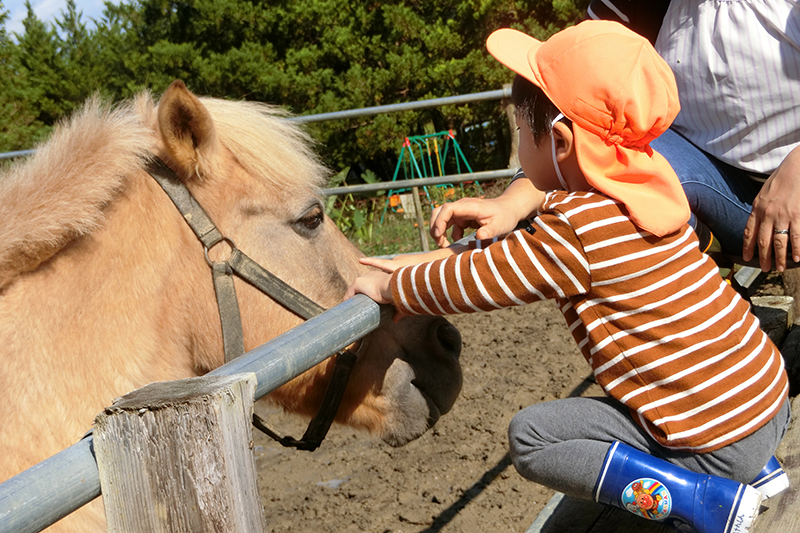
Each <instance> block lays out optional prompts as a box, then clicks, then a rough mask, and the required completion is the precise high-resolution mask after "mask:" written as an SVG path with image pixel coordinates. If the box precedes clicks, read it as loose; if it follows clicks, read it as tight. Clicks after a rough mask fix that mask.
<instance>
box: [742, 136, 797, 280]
mask: <svg viewBox="0 0 800 533" xmlns="http://www.w3.org/2000/svg"><path fill="white" fill-rule="evenodd" d="M784 230H788V233H775V232H776V231H778V232H782V231H784ZM790 245H791V255H790V257H791V258H792V260H793V261H795V262H800V148H795V149H794V150H792V151H791V152H790V153H789V155H788V156H787V157H786V159H784V160H783V162H782V163H781V165H780V166H779V167H778V169H777V170H776V171H775V172H773V173H772V175H771V176H770V177H769V179H768V180H767V181H766V182H765V183H764V185H763V186H762V187H761V191H759V193H758V195H757V196H756V198H755V200H753V209H752V210H751V212H750V218H748V219H747V225H746V226H745V228H744V246H743V248H742V258H743V259H744V260H745V261H749V260H751V259H752V258H753V257H754V256H755V249H756V246H757V247H758V259H759V264H760V265H761V270H763V271H765V272H766V271H768V270H770V269H771V268H772V255H773V252H774V255H775V263H776V264H775V268H776V269H777V270H778V271H779V272H782V271H783V270H784V269H785V268H786V258H787V252H789V249H790Z"/></svg>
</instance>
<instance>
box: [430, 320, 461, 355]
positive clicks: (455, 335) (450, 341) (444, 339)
mask: <svg viewBox="0 0 800 533" xmlns="http://www.w3.org/2000/svg"><path fill="white" fill-rule="evenodd" d="M431 329H432V330H433V336H434V339H435V341H436V342H435V344H436V347H437V350H438V351H441V354H440V355H442V356H449V357H452V358H453V359H458V358H459V356H460V355H461V333H460V332H459V331H458V329H457V328H456V327H455V326H453V325H452V324H451V323H450V322H448V321H446V320H444V319H442V321H441V322H438V323H434V324H433V326H432V328H431Z"/></svg>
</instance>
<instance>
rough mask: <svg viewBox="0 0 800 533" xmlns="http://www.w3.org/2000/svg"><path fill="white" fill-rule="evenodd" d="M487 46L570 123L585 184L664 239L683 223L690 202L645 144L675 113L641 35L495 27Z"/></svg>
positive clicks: (673, 91) (594, 24)
mask: <svg viewBox="0 0 800 533" xmlns="http://www.w3.org/2000/svg"><path fill="white" fill-rule="evenodd" d="M486 46H487V48H488V50H489V53H491V54H492V55H493V56H494V57H495V58H497V60H498V61H500V62H501V63H503V64H504V65H505V66H507V67H508V68H510V69H511V70H513V71H514V72H516V73H517V74H519V75H521V76H523V77H525V78H526V79H528V80H529V81H531V83H533V84H535V85H536V86H538V87H539V88H541V89H542V91H544V93H545V95H547V97H548V98H550V100H551V101H552V102H553V103H554V104H555V106H556V107H557V108H558V109H559V110H560V111H561V112H562V113H563V114H564V115H565V116H566V117H567V118H569V119H570V120H572V125H573V132H574V135H575V152H576V155H577V158H578V165H580V168H581V170H582V171H583V173H584V176H585V177H586V181H587V182H588V183H589V184H590V185H591V186H592V187H594V188H595V189H597V190H599V191H600V192H602V193H604V194H606V195H607V196H610V197H611V198H614V199H616V200H618V201H620V202H622V203H624V204H625V206H626V207H627V209H628V212H629V213H630V216H631V218H632V219H633V221H634V222H635V223H636V225H638V226H639V227H640V228H642V229H645V230H647V231H649V232H650V233H652V234H654V235H657V236H663V235H666V234H668V233H672V232H674V231H676V230H677V229H679V228H680V227H681V226H682V225H683V224H685V223H686V222H687V221H688V220H689V202H688V201H687V199H686V194H685V193H684V192H683V188H682V187H681V184H680V181H679V180H678V176H677V175H676V174H675V171H674V170H673V169H672V167H671V166H670V164H669V163H668V162H667V160H666V159H664V157H663V156H662V155H661V154H659V153H658V152H656V151H654V150H653V149H652V148H651V147H650V141H652V140H653V139H655V138H656V137H658V136H659V135H661V134H662V133H664V131H666V129H667V128H668V127H669V125H670V124H672V121H673V120H674V119H675V116H676V115H677V114H678V111H679V110H680V104H679V103H678V88H677V85H676V84H675V76H674V75H673V73H672V70H671V69H670V68H669V66H668V65H667V63H666V62H665V61H664V60H663V59H662V58H661V57H660V56H659V55H658V53H657V52H656V51H655V49H654V48H653V47H652V45H651V44H650V43H649V42H648V41H647V40H646V39H644V38H643V37H640V36H639V35H637V34H636V33H634V32H632V31H631V30H629V29H627V28H626V27H625V26H623V25H621V24H619V23H617V22H610V21H602V20H587V21H584V22H581V23H580V24H578V25H576V26H571V27H569V28H567V29H565V30H563V31H560V32H558V33H556V34H555V35H553V36H552V37H550V38H549V39H548V40H547V41H545V42H541V41H537V40H536V39H534V38H533V37H530V36H528V35H525V34H524V33H522V32H519V31H517V30H512V29H508V28H506V29H501V30H497V31H495V32H494V33H492V34H491V35H490V36H489V39H488V40H487V42H486Z"/></svg>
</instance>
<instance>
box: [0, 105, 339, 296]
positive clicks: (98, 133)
mask: <svg viewBox="0 0 800 533" xmlns="http://www.w3.org/2000/svg"><path fill="white" fill-rule="evenodd" d="M201 101H202V102H203V105H204V106H206V108H207V109H208V111H209V113H210V114H211V116H212V119H213V121H214V126H215V130H216V134H217V138H218V139H219V141H220V143H221V144H222V145H223V146H226V147H227V148H228V149H229V150H230V151H231V152H232V153H233V154H234V156H235V157H236V158H237V160H238V161H239V163H240V164H241V165H242V166H244V167H245V168H246V169H247V170H248V171H249V172H250V173H252V174H253V175H256V176H260V177H261V178H263V179H265V180H267V181H269V182H272V183H275V184H276V185H277V186H278V187H281V188H284V189H285V188H286V187H287V186H290V185H292V186H305V187H312V188H314V189H317V188H319V187H321V186H322V185H323V180H325V179H326V176H327V175H328V173H327V171H326V170H325V169H324V167H323V166H322V165H321V163H320V162H319V159H318V158H317V156H316V155H315V154H314V152H313V150H312V143H311V140H310V138H309V137H308V135H306V134H305V133H303V132H302V131H301V130H299V129H298V128H297V127H295V126H293V125H292V124H290V123H289V122H288V121H286V120H284V119H285V117H286V113H285V112H283V111H281V110H280V109H279V108H276V107H273V106H268V105H265V104H257V103H252V102H233V101H225V100H219V99H214V98H202V99H201ZM156 121H157V113H156V105H155V103H154V102H153V99H152V97H151V95H150V93H149V92H147V91H145V92H142V93H141V94H139V95H137V96H136V97H134V98H133V99H132V100H130V101H128V102H125V103H123V104H121V105H118V106H111V105H109V104H108V103H107V102H104V101H103V100H102V99H101V98H99V97H97V96H95V97H92V98H90V99H89V100H88V101H87V103H86V104H85V105H84V106H83V107H82V108H81V110H80V111H78V112H77V113H75V114H74V115H73V116H72V117H71V118H70V119H69V120H67V121H64V122H62V123H60V124H58V125H57V126H56V128H55V129H54V131H53V134H52V136H51V137H50V139H49V140H48V141H47V142H45V143H44V144H42V145H40V146H38V147H37V148H36V153H35V154H34V155H33V156H31V157H30V158H29V159H28V160H26V161H21V162H18V163H16V164H14V165H12V166H11V167H10V168H9V169H8V170H7V171H5V172H4V173H3V174H2V175H0V220H2V221H3V224H2V225H0V289H2V288H3V287H5V286H6V285H7V284H8V283H9V282H10V281H11V280H13V279H14V278H15V277H16V276H18V275H19V274H21V273H24V272H27V271H30V270H32V269H34V268H36V267H37V266H38V265H39V264H41V263H42V262H44V261H46V260H48V259H49V258H51V257H52V256H53V255H55V254H56V253H58V251H59V250H61V249H62V248H63V247H64V246H66V245H67V244H68V243H69V242H70V241H72V240H73V239H75V238H77V237H80V236H82V235H87V234H89V233H91V232H92V231H95V230H96V229H97V228H99V227H101V226H102V225H103V221H104V208H105V207H106V206H107V205H108V204H109V203H111V202H112V201H113V200H114V198H115V197H116V196H117V195H118V194H119V193H120V192H121V191H122V190H123V189H124V188H125V186H126V183H127V180H128V177H129V176H130V175H132V174H133V173H135V172H136V171H138V170H140V169H141V168H142V166H143V165H144V163H145V161H146V160H147V159H148V158H149V157H151V154H152V153H153V151H154V148H155V146H156V132H157V126H156Z"/></svg>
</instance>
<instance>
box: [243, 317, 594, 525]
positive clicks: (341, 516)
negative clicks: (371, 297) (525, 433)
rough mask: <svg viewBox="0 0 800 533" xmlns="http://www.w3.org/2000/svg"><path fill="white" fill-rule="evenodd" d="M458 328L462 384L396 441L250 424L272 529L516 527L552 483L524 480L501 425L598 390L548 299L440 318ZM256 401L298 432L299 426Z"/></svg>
mask: <svg viewBox="0 0 800 533" xmlns="http://www.w3.org/2000/svg"><path fill="white" fill-rule="evenodd" d="M451 321H452V322H453V324H455V325H456V326H457V327H458V328H459V329H460V330H461V334H462V337H463V346H464V347H463V351H462V354H461V363H462V366H463V369H464V386H463V389H462V391H461V396H460V397H459V399H458V401H457V402H456V404H455V406H454V407H453V410H452V411H450V413H448V414H447V415H445V416H444V417H442V418H441V419H440V421H439V423H438V424H437V425H436V427H435V428H433V429H432V430H430V431H428V432H427V433H426V434H425V435H423V436H422V437H421V438H420V439H418V440H416V441H414V442H412V443H410V444H408V445H406V446H405V447H402V448H392V447H390V446H388V445H386V444H384V443H383V442H381V441H380V440H378V439H377V438H375V437H372V436H370V435H368V434H365V433H360V432H355V431H353V430H351V429H348V428H343V427H340V426H334V427H333V428H332V429H331V434H330V436H329V437H328V439H326V440H325V442H323V444H322V446H321V447H320V449H318V450H317V451H315V452H312V453H309V452H298V451H294V450H289V449H285V448H282V447H281V446H279V445H277V444H275V443H273V442H271V441H269V440H268V439H267V438H265V437H264V436H263V435H260V434H258V432H256V435H255V444H256V448H255V452H256V461H257V467H258V470H259V485H260V489H261V494H262V497H263V502H264V508H265V511H266V515H267V523H268V526H269V527H268V531H270V532H272V533H279V532H280V533H284V532H293V533H302V532H314V533H327V532H337V533H350V532H375V533H410V532H415V533H432V532H439V531H441V532H453V533H455V532H458V533H485V532H490V531H491V532H493V531H503V532H509V533H515V532H519V533H524V532H525V531H526V529H527V528H528V526H530V524H531V523H532V522H533V520H534V519H535V518H536V515H537V514H538V512H539V511H540V510H541V509H542V507H544V505H545V504H546V503H547V501H548V500H549V499H550V497H551V496H552V494H553V492H552V491H551V490H550V489H546V488H544V487H541V486H539V485H535V484H533V483H530V482H528V481H526V480H525V479H523V478H522V477H521V476H520V475H519V474H517V472H516V470H514V467H513V465H511V462H510V459H509V456H508V438H507V434H506V429H507V427H508V423H509V421H510V420H511V417H512V416H513V415H514V413H516V412H517V411H518V410H519V409H520V408H522V407H525V406H527V405H529V404H532V403H537V402H544V401H549V400H554V399H557V398H564V397H567V396H569V395H571V394H581V393H583V394H587V392H588V393H596V394H601V392H599V388H598V387H597V386H596V385H592V384H591V383H590V382H588V381H587V380H586V378H587V376H588V375H589V374H590V371H589V367H588V365H587V364H586V362H585V361H584V360H583V358H582V357H581V356H580V354H579V352H578V349H577V348H576V347H575V345H574V342H573V341H572V339H571V337H570V336H569V333H568V332H567V329H566V326H565V324H564V319H563V317H562V316H561V314H560V313H559V312H558V309H557V308H556V306H555V304H554V303H553V302H541V303H537V304H533V305H528V306H525V307H520V308H511V309H504V310H500V311H494V312H491V313H482V314H475V315H460V316H455V317H451ZM257 412H259V414H261V415H262V416H268V419H269V420H270V421H271V422H272V423H273V424H274V425H276V426H278V428H280V429H281V430H282V431H285V432H286V433H290V434H292V435H293V436H296V437H299V436H300V435H301V434H302V432H303V431H304V426H302V425H301V423H300V421H299V420H297V419H295V418H290V417H287V416H285V415H282V414H281V413H278V412H276V411H274V410H271V409H269V408H266V407H265V406H260V405H259V406H257Z"/></svg>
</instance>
